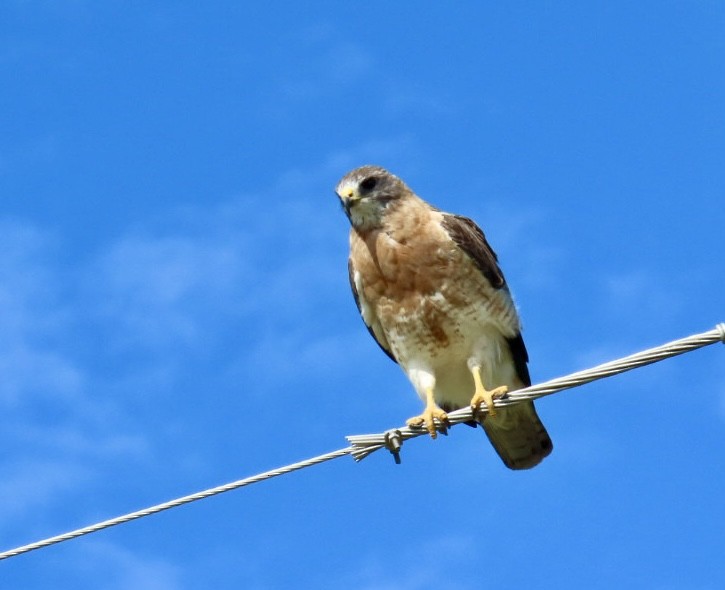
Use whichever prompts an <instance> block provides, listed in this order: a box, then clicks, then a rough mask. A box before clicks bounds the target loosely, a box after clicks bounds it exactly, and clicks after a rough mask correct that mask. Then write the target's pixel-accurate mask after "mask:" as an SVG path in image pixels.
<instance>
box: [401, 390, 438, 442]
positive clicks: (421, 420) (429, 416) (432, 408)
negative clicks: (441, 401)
mask: <svg viewBox="0 0 725 590" xmlns="http://www.w3.org/2000/svg"><path fill="white" fill-rule="evenodd" d="M436 419H437V420H438V421H439V422H440V424H441V427H443V428H445V427H446V424H447V423H448V414H446V413H445V412H444V411H443V410H441V409H440V408H439V407H438V405H437V404H436V403H435V400H434V399H433V389H432V388H430V389H426V391H425V409H424V410H423V413H422V414H421V415H420V416H414V417H413V418H409V419H408V420H406V421H405V423H406V424H407V425H408V426H412V427H414V428H417V427H421V426H425V428H426V430H427V431H428V433H429V434H430V436H431V438H436V437H437V436H438V432H437V431H436V424H435V420H436Z"/></svg>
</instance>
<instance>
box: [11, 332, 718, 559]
mask: <svg viewBox="0 0 725 590" xmlns="http://www.w3.org/2000/svg"><path fill="white" fill-rule="evenodd" d="M716 342H723V343H725V324H718V325H717V326H716V327H715V328H714V329H712V330H709V331H707V332H702V333H700V334H694V335H693V336H688V337H687V338H682V339H680V340H674V341H672V342H668V343H667V344H663V345H662V346H658V347H655V348H650V349H648V350H644V351H642V352H638V353H636V354H632V355H630V356H626V357H624V358H621V359H618V360H615V361H611V362H608V363H604V364H602V365H598V366H596V367H593V368H591V369H586V370H584V371H578V372H576V373H572V374H570V375H566V376H565V377H559V378H558V379H552V380H550V381H546V382H544V383H539V384H537V385H532V386H531V387H526V388H524V389H519V390H517V391H512V392H510V393H509V394H508V395H507V396H506V397H505V398H503V399H497V400H495V402H494V405H495V406H496V407H505V406H510V405H513V404H518V403H522V402H524V401H529V400H534V399H538V398H540V397H544V396H547V395H551V394H553V393H556V392H559V391H563V390H565V389H571V388H573V387H578V386H580V385H584V384H585V383H590V382H591V381H595V380H597V379H603V378H605V377H611V376H612V375H616V374H618V373H623V372H625V371H630V370H632V369H636V368H638V367H642V366H644V365H648V364H651V363H656V362H658V361H661V360H664V359H666V358H670V357H673V356H677V355H680V354H684V353H686V352H690V351H692V350H696V349H698V348H702V347H703V346H708V345H710V344H714V343H716ZM485 411H486V409H485V408H482V410H481V411H480V412H485ZM480 412H479V413H480ZM448 419H449V423H448V424H447V425H443V424H438V426H439V427H440V428H442V429H444V428H446V426H455V425H456V424H460V423H461V422H467V421H470V420H471V419H473V413H472V410H471V408H462V409H460V410H456V411H455V412H451V413H449V414H448ZM426 433H427V431H426V430H425V429H421V428H409V427H407V426H404V427H400V428H395V429H391V430H388V431H386V432H383V433H379V434H363V435H355V436H347V437H346V439H347V440H348V442H349V443H350V446H348V447H345V448H343V449H338V450H336V451H331V452H329V453H325V454H324V455H318V456H317V457H312V458H310V459H305V460H304V461H299V462H297V463H292V464H290V465H285V466H283V467H278V468H277V469H272V470H270V471H265V472H264V473H259V474H257V475H253V476H251V477H246V478H244V479H240V480H237V481H233V482H230V483H227V484H224V485H220V486H217V487H213V488H209V489H207V490H203V491H201V492H196V493H194V494H189V495H187V496H182V497H181V498H176V499H174V500H169V501H168V502H163V503H161V504H156V505H155V506H150V507H148V508H144V509H142V510H137V511H135V512H130V513H128V514H124V515H122V516H118V517H116V518H111V519H109V520H104V521H103V522H98V523H96V524H92V525H89V526H86V527H83V528H80V529H76V530H73V531H69V532H67V533H63V534H61V535H56V536H54V537H49V538H47V539H43V540H40V541H36V542H35V543H30V544H28V545H22V546H20V547H16V548H15V549H10V550H8V551H4V552H2V553H0V560H3V559H9V558H10V557H15V556H17V555H21V554H23V553H29V552H30V551H34V550H36V549H41V548H43V547H49V546H51V545H55V544H57V543H61V542H63V541H69V540H71V539H75V538H78V537H82V536H83V535H88V534H90V533H95V532H97V531H100V530H103V529H107V528H110V527H113V526H116V525H119V524H123V523H126V522H130V521H132V520H137V519H139V518H144V517H146V516H150V515H152V514H156V513H158V512H163V511H164V510H169V509H170V508H176V507H178V506H182V505H184V504H189V503H191V502H196V501H197V500H203V499H204V498H210V497H212V496H216V495H218V494H223V493H224V492H229V491H232V490H236V489H239V488H241V487H244V486H248V485H251V484H253V483H257V482H260V481H264V480H266V479H272V478H273V477H277V476H279V475H285V474H287V473H291V472H293V471H298V470H300V469H304V468H306V467H312V466H313V465H319V464H320V463H324V462H326V461H331V460H332V459H337V458H338V457H344V456H345V455H352V457H353V458H354V459H355V460H356V461H361V460H362V459H364V458H365V457H367V456H368V455H370V454H371V453H373V452H375V451H377V450H379V449H382V448H387V449H388V450H390V452H391V453H393V455H394V457H395V460H396V463H399V462H400V448H401V446H402V444H403V441H404V440H408V439H411V438H415V437H418V436H421V435H423V434H426Z"/></svg>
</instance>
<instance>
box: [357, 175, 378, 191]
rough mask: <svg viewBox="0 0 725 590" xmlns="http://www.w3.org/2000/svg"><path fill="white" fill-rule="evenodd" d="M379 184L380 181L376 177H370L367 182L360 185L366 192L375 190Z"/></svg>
mask: <svg viewBox="0 0 725 590" xmlns="http://www.w3.org/2000/svg"><path fill="white" fill-rule="evenodd" d="M377 183H378V179H377V178H375V177H374V176H368V177H367V178H366V179H365V180H363V181H362V182H361V183H360V188H361V189H363V190H364V191H370V190H372V189H374V188H375V185H376V184H377Z"/></svg>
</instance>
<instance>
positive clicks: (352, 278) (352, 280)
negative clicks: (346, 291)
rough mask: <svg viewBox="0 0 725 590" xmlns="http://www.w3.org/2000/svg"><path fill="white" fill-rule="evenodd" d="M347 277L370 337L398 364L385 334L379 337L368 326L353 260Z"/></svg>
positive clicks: (350, 261)
mask: <svg viewBox="0 0 725 590" xmlns="http://www.w3.org/2000/svg"><path fill="white" fill-rule="evenodd" d="M347 275H348V278H349V279H350V288H351V289H352V296H353V297H354V298H355V305H357V310H358V312H360V317H361V318H362V320H363V323H364V324H365V327H366V328H367V329H368V332H370V335H371V336H372V337H373V338H374V339H375V342H377V343H378V346H380V348H381V349H382V351H383V352H384V353H385V354H387V355H388V356H389V357H390V359H391V360H392V361H393V362H395V363H397V362H398V361H397V360H395V357H394V356H393V353H392V352H391V351H390V348H389V347H388V341H387V339H386V338H385V336H384V335H383V334H380V336H378V334H376V330H375V328H373V326H371V325H370V324H368V322H367V320H366V319H365V315H364V314H363V310H362V305H361V304H360V294H359V293H358V292H357V287H355V268H354V267H353V262H352V259H351V258H350V259H348V261H347ZM379 329H380V328H379Z"/></svg>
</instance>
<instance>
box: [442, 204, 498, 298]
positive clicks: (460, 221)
mask: <svg viewBox="0 0 725 590" xmlns="http://www.w3.org/2000/svg"><path fill="white" fill-rule="evenodd" d="M442 225H443V229H445V230H446V231H447V232H448V235H450V236H451V239H452V240H453V241H454V242H455V243H456V244H457V245H458V247H459V248H461V250H463V251H464V252H465V253H466V254H468V255H469V256H470V257H471V260H473V262H474V263H475V265H476V266H477V267H478V269H479V270H480V271H481V272H482V273H483V276H485V277H486V278H487V279H488V282H489V283H491V286H493V287H494V288H496V289H501V288H503V287H505V286H506V279H504V277H503V273H502V272H501V269H500V268H499V267H498V257H497V256H496V253H495V252H494V251H493V249H492V248H491V246H489V244H488V242H487V241H486V236H485V235H483V231H481V228H480V227H478V226H477V225H476V223H475V222H474V221H473V220H472V219H469V218H468V217H463V216H462V215H452V214H450V213H444V214H443V223H442Z"/></svg>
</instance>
